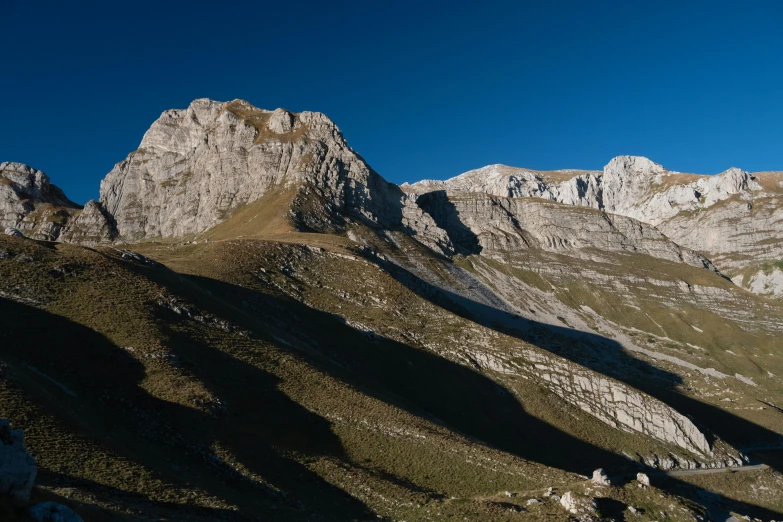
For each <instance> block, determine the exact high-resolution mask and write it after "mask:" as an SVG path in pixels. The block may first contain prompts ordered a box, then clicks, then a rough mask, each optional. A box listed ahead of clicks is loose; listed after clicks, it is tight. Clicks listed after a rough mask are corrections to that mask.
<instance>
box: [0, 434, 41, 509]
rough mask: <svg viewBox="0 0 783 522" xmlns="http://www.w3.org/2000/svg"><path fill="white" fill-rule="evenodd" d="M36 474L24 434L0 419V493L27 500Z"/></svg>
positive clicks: (23, 500) (19, 499)
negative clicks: (25, 443)
mask: <svg viewBox="0 0 783 522" xmlns="http://www.w3.org/2000/svg"><path fill="white" fill-rule="evenodd" d="M36 474H37V469H36V467H35V459H34V458H33V456H32V455H30V453H28V451H27V449H26V448H25V445H24V434H23V433H22V431H21V430H14V429H11V425H10V424H9V422H8V421H7V420H5V419H0V494H2V495H8V496H10V497H11V498H13V499H15V500H18V501H20V502H27V501H28V500H30V492H31V491H32V489H33V483H34V482H35V476H36Z"/></svg>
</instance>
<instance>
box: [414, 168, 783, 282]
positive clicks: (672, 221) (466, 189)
mask: <svg viewBox="0 0 783 522" xmlns="http://www.w3.org/2000/svg"><path fill="white" fill-rule="evenodd" d="M402 188H403V189H404V190H405V191H406V192H409V193H412V194H427V193H431V192H433V191H440V192H442V193H445V194H447V195H448V196H449V197H451V198H455V197H459V196H466V195H468V194H488V195H491V196H498V197H509V198H520V197H529V198H540V199H545V200H550V201H553V202H558V203H566V204H569V205H576V206H586V207H592V208H596V209H600V210H604V211H606V212H608V213H612V214H618V215H622V216H626V217H630V218H633V219H636V220H639V221H642V222H644V223H647V224H649V225H653V226H655V227H657V228H658V229H659V230H660V231H661V232H662V233H663V234H665V235H666V236H667V237H668V238H669V239H670V240H671V241H673V242H675V243H677V244H679V245H682V246H684V247H687V248H689V249H692V250H695V251H698V252H700V253H702V254H704V255H705V256H706V257H708V258H709V259H711V260H712V261H713V262H714V263H715V265H716V266H717V267H718V268H719V269H720V270H722V271H724V272H726V273H727V274H729V275H732V276H739V275H742V278H740V279H735V280H736V281H738V283H739V284H742V285H743V286H745V288H747V289H749V290H751V291H754V292H757V293H766V294H771V295H777V294H778V293H781V292H783V288H782V287H781V285H780V284H779V283H778V282H777V279H776V278H775V276H774V274H773V273H772V272H773V270H772V269H771V268H770V267H769V266H764V265H763V262H765V261H777V260H780V259H781V258H783V173H780V172H761V173H757V174H750V173H747V172H744V171H742V170H740V169H737V168H731V169H729V170H727V171H725V172H723V173H721V174H717V175H714V176H707V175H695V174H683V173H679V172H671V171H668V170H666V169H665V168H664V167H663V166H661V165H659V164H657V163H655V162H652V161H650V160H649V159H647V158H643V157H638V156H618V157H616V158H614V159H612V160H611V161H610V162H609V163H608V164H607V165H606V167H604V169H603V172H595V171H552V172H537V171H529V170H524V169H517V168H512V167H506V166H503V165H490V166H488V167H484V168H482V169H478V170H474V171H470V172H466V173H465V174H462V175H460V176H457V177H454V178H451V179H449V180H446V181H431V180H425V181H420V182H417V183H413V184H403V185H402ZM740 272H743V273H742V274H740ZM754 275H755V283H751V280H752V278H753V277H754ZM770 275H772V279H769V276H770Z"/></svg>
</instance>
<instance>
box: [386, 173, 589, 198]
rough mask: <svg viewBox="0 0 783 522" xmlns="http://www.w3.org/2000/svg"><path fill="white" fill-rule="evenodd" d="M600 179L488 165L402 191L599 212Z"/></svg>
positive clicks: (585, 175)
mask: <svg viewBox="0 0 783 522" xmlns="http://www.w3.org/2000/svg"><path fill="white" fill-rule="evenodd" d="M600 175H601V172H600V171H580V170H562V171H552V172H538V171H532V170H527V169H519V168H514V167H508V166H506V165H489V166H486V167H482V168H480V169H476V170H471V171H469V172H466V173H464V174H461V175H459V176H457V177H455V178H451V179H449V180H446V181H435V180H423V181H418V182H416V183H413V184H409V183H403V184H402V185H401V188H402V189H403V190H405V191H406V192H410V193H414V194H424V193H427V192H434V191H443V192H445V193H446V194H447V195H448V196H457V195H461V194H462V195H464V194H489V195H491V196H499V197H508V198H525V197H532V198H540V199H548V200H551V201H557V202H560V203H568V204H570V205H580V206H589V207H594V208H600V207H601V199H600V198H601V178H600Z"/></svg>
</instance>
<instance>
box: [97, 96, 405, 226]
mask: <svg viewBox="0 0 783 522" xmlns="http://www.w3.org/2000/svg"><path fill="white" fill-rule="evenodd" d="M289 190H292V191H296V192H297V196H296V197H293V198H292V200H293V202H294V203H296V204H292V205H290V206H289V208H281V209H280V212H281V213H286V212H291V214H292V217H293V218H294V219H295V220H296V218H298V217H299V218H302V219H307V218H310V220H309V221H300V223H298V224H299V225H300V226H301V225H304V226H305V228H315V229H319V228H323V229H329V228H338V229H339V228H340V226H341V224H342V223H343V220H344V218H345V217H346V216H349V217H352V218H355V219H360V220H363V221H366V222H368V223H370V224H377V225H380V226H396V225H398V224H399V223H400V222H401V220H402V206H403V205H404V201H403V200H404V199H405V198H404V194H403V193H402V191H400V190H399V188H398V187H397V186H396V185H393V184H390V183H388V182H386V181H385V180H384V179H383V178H381V177H380V176H379V175H378V174H376V173H375V172H374V171H372V170H371V169H370V167H369V166H368V165H367V164H366V163H365V162H364V161H363V160H362V158H361V157H359V156H358V155H357V154H356V153H355V152H354V151H353V150H352V149H351V148H350V147H349V146H348V145H347V144H346V142H345V140H344V138H343V136H342V133H341V132H340V130H339V129H338V128H337V126H336V125H335V124H334V123H333V122H332V121H331V120H330V119H329V118H327V117H326V116H325V115H323V114H321V113H317V112H302V113H299V114H293V113H290V112H287V111H285V110H283V109H277V110H276V111H274V112H271V111H267V110H263V109H258V108H256V107H253V106H252V105H250V104H249V103H247V102H244V101H241V100H235V101H232V102H228V103H223V102H215V101H211V100H206V99H200V100H196V101H194V102H193V103H191V104H190V106H189V107H188V108H187V109H185V110H169V111H166V112H164V113H163V114H162V115H161V117H160V118H159V119H158V120H157V121H156V122H155V123H153V125H152V127H150V129H149V130H148V131H147V133H146V134H145V135H144V138H143V139H142V141H141V144H140V146H139V149H138V150H136V151H134V152H132V153H131V154H130V155H129V156H128V158H127V159H126V160H125V161H123V162H121V163H118V164H117V165H116V166H115V167H114V169H112V171H111V172H110V173H109V174H108V175H107V176H106V178H105V179H104V180H103V181H102V182H101V197H100V203H101V205H102V206H103V208H105V209H106V210H107V211H108V213H109V214H110V215H111V216H113V219H114V221H115V223H116V229H117V234H118V237H119V238H120V239H121V240H125V241H133V240H140V239H144V238H153V237H173V236H186V235H191V234H198V233H200V232H204V231H205V230H207V229H209V228H211V227H213V226H215V225H217V224H218V223H220V222H222V221H223V220H224V219H226V217H227V216H229V215H230V214H231V213H232V212H233V211H234V210H236V209H237V208H239V207H241V206H243V205H246V204H248V203H250V202H253V201H255V200H258V199H259V198H261V197H262V196H264V195H265V194H267V193H270V192H273V191H279V192H284V191H289ZM311 206H319V207H321V208H320V209H318V210H316V209H313V208H309V207H311ZM297 207H299V209H303V210H302V212H299V213H298V212H297ZM414 212H415V210H414ZM301 214H309V215H307V216H302V215H301ZM317 215H323V216H325V219H323V220H321V221H320V222H319V221H318V220H313V219H312V217H313V216H317Z"/></svg>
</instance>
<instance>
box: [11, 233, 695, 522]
mask: <svg viewBox="0 0 783 522" xmlns="http://www.w3.org/2000/svg"><path fill="white" fill-rule="evenodd" d="M338 242H339V240H338ZM232 244H233V246H237V245H240V246H241V248H245V249H250V250H256V251H255V252H254V253H253V255H254V256H255V255H256V254H258V251H257V250H258V249H261V250H262V251H264V252H262V253H263V255H262V256H260V257H261V259H263V260H264V262H265V263H266V266H267V267H268V269H270V270H271V267H272V266H273V265H277V263H278V262H280V261H281V258H280V257H279V256H281V255H282V256H283V257H286V256H288V255H294V256H296V255H297V253H298V252H299V250H300V249H298V248H294V247H293V246H286V245H285V244H280V243H263V244H259V243H254V242H245V243H232ZM229 246H231V244H229V243H212V244H208V245H198V246H196V245H188V246H157V247H156V246H154V245H147V248H153V249H154V248H165V249H169V250H170V251H172V252H176V253H175V254H174V256H173V257H174V258H179V259H190V260H192V261H191V262H193V263H194V264H193V265H191V268H192V270H190V272H191V275H180V274H179V273H177V272H174V271H171V270H169V269H167V268H165V267H163V266H160V265H155V264H152V263H148V262H145V261H144V260H141V261H137V260H131V259H123V258H122V256H121V254H120V253H119V252H117V251H115V250H114V249H110V248H109V249H98V250H93V249H86V248H82V247H76V246H71V245H51V244H47V243H35V242H32V241H29V240H24V239H17V238H2V239H0V250H1V251H2V252H4V253H5V254H3V259H2V260H0V273H1V274H2V276H3V277H2V279H0V281H2V287H0V288H1V289H2V291H3V292H4V294H3V295H4V297H3V298H2V302H1V303H0V304H2V308H3V314H2V323H3V324H2V332H3V336H4V337H3V340H4V342H3V349H2V374H3V376H4V379H3V380H2V384H1V385H0V404H1V405H2V411H3V412H4V413H3V414H4V416H7V417H8V418H10V419H11V421H12V423H13V425H14V426H20V427H24V428H25V432H26V438H27V443H28V446H29V448H30V450H31V451H32V452H33V453H34V454H35V455H36V457H37V458H38V462H39V468H40V477H39V480H38V483H39V485H41V487H42V488H43V489H42V490H41V491H42V493H41V494H53V495H61V496H65V497H68V498H70V499H71V500H69V502H84V503H87V504H89V505H97V506H103V507H105V508H108V509H111V510H113V511H114V512H123V513H128V514H137V515H144V516H148V517H149V516H152V517H163V518H170V519H172V520H179V519H185V518H187V519H205V520H207V519H208V520H214V519H226V520H234V519H237V520H241V519H245V518H250V519H257V518H273V519H286V520H297V519H303V520H304V519H337V520H347V519H360V520H364V519H369V518H372V517H374V515H373V514H372V513H374V512H375V513H380V514H382V515H387V516H393V518H405V519H406V520H419V519H425V518H426V517H427V516H429V515H431V514H434V513H435V512H441V513H443V514H444V515H446V514H448V513H451V514H454V515H457V514H458V515H459V516H460V518H461V517H462V516H471V517H474V518H482V519H496V520H506V519H516V518H517V517H528V518H530V517H537V516H541V517H545V516H552V515H561V514H562V511H561V508H560V507H559V505H558V504H557V503H556V502H554V501H550V502H545V503H543V504H541V505H540V506H536V507H535V508H531V509H526V508H525V507H524V505H523V502H522V501H523V500H525V499H526V498H528V497H532V496H535V495H537V496H538V497H539V498H540V496H541V495H540V493H541V492H540V490H539V488H541V487H544V486H554V487H556V488H558V489H560V491H564V489H562V488H565V487H570V488H577V489H579V488H581V487H582V486H579V485H578V483H579V481H580V480H581V479H580V478H579V477H578V476H576V475H573V474H571V473H567V472H563V471H560V470H558V469H554V468H551V467H547V466H543V465H541V464H538V463H536V462H535V461H534V460H526V459H522V458H520V457H518V456H516V455H514V454H513V452H509V451H501V450H499V449H494V448H493V446H492V445H487V444H484V443H481V441H480V440H477V439H476V437H475V436H470V435H465V434H464V433H463V432H462V431H461V430H454V429H453V428H452V427H450V426H453V425H455V424H456V425H459V426H461V427H463V428H465V429H466V430H467V431H469V432H471V433H472V434H473V435H476V434H478V435H483V436H488V435H487V434H488V433H490V432H489V431H486V430H484V431H481V429H480V425H481V423H479V425H476V424H475V422H474V420H473V419H474V418H476V417H480V416H481V414H480V413H479V411H480V410H481V409H484V410H486V409H487V405H489V404H492V402H493V401H494V402H500V403H501V404H503V400H502V399H501V400H500V401H498V399H497V397H498V395H497V393H498V392H497V386H496V385H494V384H493V383H492V382H491V381H489V380H487V379H486V378H483V377H481V376H479V375H478V374H475V372H472V371H471V370H468V369H465V368H463V367H458V366H456V365H453V364H452V363H448V362H447V361H442V360H440V359H439V358H437V357H435V358H433V357H432V356H430V355H428V354H427V353H425V352H423V351H421V350H420V349H417V348H413V347H411V346H406V345H403V344H402V343H397V342H394V341H392V340H389V341H383V340H378V339H369V338H368V337H367V335H365V334H362V333H361V332H358V331H356V330H355V329H353V328H350V327H347V326H345V325H343V324H341V322H340V321H338V320H336V319H335V318H334V317H333V316H331V315H329V314H325V313H323V312H318V311H317V310H315V309H313V308H310V307H307V306H303V305H301V304H298V303H295V302H292V301H291V300H290V299H289V298H288V297H287V294H286V293H283V292H281V291H280V290H279V286H280V285H282V284H283V282H282V280H280V281H274V280H272V279H273V278H270V279H269V280H266V279H264V278H263V277H260V278H257V280H256V288H247V287H245V288H243V287H242V286H240V285H241V284H243V283H241V282H240V279H242V278H247V277H248V275H249V274H250V275H252V272H250V271H248V269H249V268H252V267H250V266H247V265H244V266H243V264H244V263H245V262H247V261H248V259H247V258H246V257H243V256H242V255H238V252H237V250H236V249H234V248H229ZM292 253H293V254H292ZM183 254H187V255H183ZM218 256H225V257H223V258H220V257H218ZM161 257H164V256H161ZM257 259H258V258H256V260H257ZM229 260H233V261H234V262H233V263H229V262H228V261H229ZM200 261H204V262H205V263H204V264H203V265H202V264H200ZM215 261H225V262H217V263H216V262H215ZM172 264H173V265H176V264H177V263H176V262H173V263H172ZM335 264H336V263H335V261H334V260H333V259H332V260H331V261H330V265H331V266H334V265H335ZM216 266H219V267H223V268H221V270H225V272H224V273H223V278H224V279H226V280H229V282H224V281H221V280H219V279H217V278H212V277H210V275H214V274H207V273H204V274H201V275H199V276H196V275H195V274H193V273H192V272H195V271H196V269H200V270H203V271H204V272H206V271H207V269H206V268H207V267H216ZM350 268H354V267H353V266H351V267H350ZM232 271H236V272H234V273H232ZM183 272H184V270H183ZM258 273H261V274H263V272H258ZM258 273H257V274H256V275H258ZM276 277H277V276H276ZM279 277H282V273H280V274H279ZM232 279H236V280H235V281H231V280H232ZM248 286H249V285H248ZM399 292H401V293H403V294H405V292H404V291H403V290H399ZM9 297H11V298H12V299H9ZM408 298H409V299H410V298H411V297H410V296H409V297H408ZM25 303H26V304H25ZM177 310H178V311H179V313H177ZM226 319H228V320H229V323H226V322H224V321H225V320H226ZM302 325H307V326H306V328H303V327H302ZM330 340H331V343H332V344H334V346H330ZM362 354H364V355H362ZM339 357H342V360H337V359H336V358H339ZM352 357H353V358H356V359H358V360H356V361H352V360H351V358H352ZM408 362H413V364H414V369H413V370H408V372H407V379H403V384H400V382H399V376H400V372H401V371H404V370H403V368H406V367H408V368H409V367H410V366H409V365H408ZM417 367H419V368H420V369H416V368H417ZM363 372H373V374H372V375H370V376H369V377H367V376H364V377H362V374H363ZM439 374H440V376H439ZM471 380H473V381H475V382H474V383H473V384H472V385H470V390H469V393H470V395H468V394H465V393H463V392H462V391H460V390H461V389H463V388H465V386H466V383H469V382H470V381H471ZM408 386H409V387H410V388H408ZM455 397H456V398H458V399H461V402H457V403H453V404H452V403H451V402H453V399H454V398H455ZM509 404H513V401H511V402H509ZM550 406H554V405H550ZM433 411H435V412H437V414H438V415H440V416H442V417H445V418H446V419H447V421H444V420H443V419H440V418H437V417H436V415H434V414H433V413H432V412H433ZM502 414H503V411H502V409H498V408H495V407H490V408H489V412H487V413H485V415H488V416H489V420H492V419H494V421H497V420H498V419H499V418H500V416H501V415H502ZM463 417H464V418H463ZM465 419H467V420H465ZM504 429H505V430H507V429H509V428H501V430H504ZM520 433H521V432H520ZM498 440H501V439H498ZM501 442H502V441H501ZM505 444H507V441H506V442H505ZM508 447H510V446H508ZM569 484H571V486H568V485H569ZM504 490H509V491H514V492H524V494H523V495H519V497H514V498H516V499H517V500H515V501H509V500H508V498H507V497H505V495H499V494H500V492H502V491H504ZM47 492H48V493H47ZM615 493H616V495H621V494H622V493H621V491H620V490H618V491H617V492H615ZM615 493H612V494H615ZM666 498H667V500H666V502H667V503H672V502H674V503H675V504H677V503H678V502H679V501H678V500H677V499H675V498H669V497H666ZM661 502H664V501H663V500H662V501H661ZM76 507H78V508H79V510H80V512H82V513H83V514H85V519H87V520H88V521H89V520H103V519H104V518H105V517H106V516H108V515H106V514H105V512H99V511H96V509H98V508H90V507H84V506H82V505H79V504H77V505H76ZM661 508H664V509H665V508H666V507H665V506H664V505H663V504H661ZM313 513H315V514H317V516H315V517H314V516H313ZM683 513H684V512H683ZM678 516H679V515H678Z"/></svg>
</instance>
